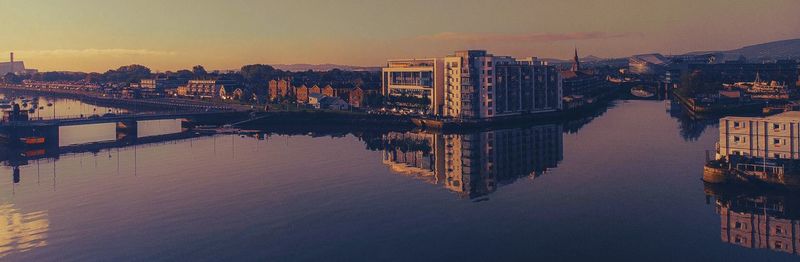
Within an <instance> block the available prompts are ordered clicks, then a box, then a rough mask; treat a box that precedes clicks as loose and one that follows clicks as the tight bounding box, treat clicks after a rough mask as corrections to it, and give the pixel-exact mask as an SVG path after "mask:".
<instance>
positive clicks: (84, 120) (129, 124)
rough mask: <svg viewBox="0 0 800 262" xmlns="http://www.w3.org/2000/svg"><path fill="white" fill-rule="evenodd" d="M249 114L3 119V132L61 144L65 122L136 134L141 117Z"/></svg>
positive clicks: (220, 116) (198, 118)
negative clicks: (114, 127) (109, 126)
mask: <svg viewBox="0 0 800 262" xmlns="http://www.w3.org/2000/svg"><path fill="white" fill-rule="evenodd" d="M246 117H247V113H245V112H239V111H181V112H157V113H135V114H107V115H104V116H96V115H95V116H91V117H82V116H81V117H74V116H73V117H58V118H50V119H37V120H29V121H6V122H2V123H0V136H2V137H5V138H6V140H7V141H8V142H10V144H14V143H17V141H20V140H19V139H20V138H26V137H42V138H45V141H46V142H47V144H49V145H58V143H57V142H58V136H59V135H58V134H59V128H60V127H62V126H79V125H92V124H104V123H116V124H117V132H118V133H125V134H128V135H134V136H135V134H136V132H137V127H138V122H139V121H150V120H165V119H187V120H188V121H192V122H195V123H202V124H224V123H229V122H232V121H238V120H241V119H244V118H246Z"/></svg>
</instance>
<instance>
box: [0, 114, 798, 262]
mask: <svg viewBox="0 0 800 262" xmlns="http://www.w3.org/2000/svg"><path fill="white" fill-rule="evenodd" d="M670 111H672V113H670ZM671 114H672V115H677V113H676V112H674V107H670V105H669V104H668V103H667V104H665V102H663V101H661V102H657V101H628V102H618V103H617V105H616V106H615V107H613V108H611V109H609V110H608V111H607V112H605V113H604V114H602V115H601V116H599V117H597V118H595V119H593V120H591V121H588V120H587V121H583V122H572V123H568V124H566V125H541V126H534V127H526V128H518V129H507V130H496V131H490V132H482V133H474V134H459V135H452V134H450V135H442V134H433V133H421V132H417V133H414V132H411V133H361V132H360V133H356V134H323V133H311V134H304V135H279V134H270V135H266V136H265V137H261V138H263V139H257V138H256V137H251V136H238V135H218V136H213V137H201V138H194V139H188V140H180V141H172V142H168V143H160V144H150V145H137V146H129V147H122V148H113V149H108V150H101V151H99V152H97V153H81V154H71V155H61V156H59V157H58V158H57V159H41V160H30V161H27V162H25V161H19V160H15V161H6V162H5V163H4V165H3V166H2V167H0V174H3V177H4V179H2V180H0V256H2V258H0V259H3V260H16V261H47V260H88V259H98V260H217V261H220V260H222V261H225V260H265V261H433V260H438V261H500V260H514V261H517V260H536V259H540V260H541V259H543V260H545V261H548V260H610V259H622V260H648V261H650V260H664V261H683V260H692V261H693V260H706V261H765V260H770V261H780V260H787V261H788V260H797V258H798V256H795V255H791V254H785V253H784V252H781V251H776V250H770V249H769V248H766V247H762V246H760V244H758V243H754V242H753V243H751V244H750V245H747V244H746V243H745V242H744V241H745V240H747V239H744V240H743V239H742V236H740V234H739V233H737V232H734V231H735V230H734V231H731V230H730V229H729V227H730V226H729V225H730V222H729V221H730V220H729V218H731V217H734V218H736V217H750V218H752V219H750V220H749V221H751V222H752V221H755V220H759V219H770V221H779V222H780V221H783V222H785V221H789V222H790V223H794V224H797V222H796V221H793V220H791V219H796V218H792V217H791V215H788V216H787V214H786V213H787V212H777V213H776V212H775V209H770V210H771V211H770V212H771V213H769V214H767V212H766V211H764V212H762V211H763V210H762V209H758V208H757V206H755V207H754V206H752V205H748V204H747V203H749V202H748V201H749V200H751V199H763V198H765V195H766V193H763V192H755V193H752V194H751V195H748V197H749V198H742V196H741V195H737V194H733V195H731V194H728V193H727V192H730V191H729V190H728V189H725V188H722V189H719V188H714V189H710V188H707V187H705V186H704V184H703V183H702V182H701V180H700V178H701V176H702V166H703V163H704V161H705V150H710V149H713V148H714V143H715V141H716V139H717V135H718V134H717V132H716V126H713V125H710V126H709V125H708V124H709V123H712V124H713V122H714V121H707V122H706V123H701V122H692V121H688V120H686V119H682V118H675V117H673V116H671ZM10 165H14V166H18V168H19V171H20V179H19V180H20V181H19V183H13V180H12V170H13V167H12V166H10ZM707 194H718V195H721V197H713V196H707ZM717 198H719V199H720V200H719V201H716V199H717ZM766 198H768V200H770V201H768V202H770V203H771V206H773V207H774V206H780V207H782V208H783V209H784V211H785V210H786V209H788V210H796V208H795V206H796V205H797V204H798V202H795V201H786V199H792V198H793V196H791V195H788V196H787V195H780V194H778V197H777V198H775V196H774V195H770V196H769V197H766ZM776 199H777V200H776ZM753 201H756V200H753ZM756 202H757V201H756ZM778 211H780V210H778ZM762 213H763V214H762ZM761 215H765V216H761ZM787 219H788V220H787ZM759 221H760V220H759ZM798 229H800V228H798ZM798 229H792V230H793V231H791V232H795V231H797V230H798ZM759 234H760V233H758V232H750V233H749V235H748V236H750V237H755V238H759V237H761V235H759ZM762 238H763V237H762ZM773 240H774V239H773ZM750 241H754V240H753V239H750ZM736 242H739V243H738V244H737V243H736ZM795 242H796V241H792V240H786V241H784V243H786V244H789V245H798V244H800V243H795ZM742 243H745V244H742ZM748 243H749V242H748ZM798 246H800V245H798Z"/></svg>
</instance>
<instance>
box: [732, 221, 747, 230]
mask: <svg viewBox="0 0 800 262" xmlns="http://www.w3.org/2000/svg"><path fill="white" fill-rule="evenodd" d="M743 227H744V224H742V222H736V224H734V226H733V228H736V229H742V228H743Z"/></svg>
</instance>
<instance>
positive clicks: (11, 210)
mask: <svg viewBox="0 0 800 262" xmlns="http://www.w3.org/2000/svg"><path fill="white" fill-rule="evenodd" d="M49 229H50V222H49V220H48V219H47V212H46V211H35V212H28V213H24V212H22V211H20V210H19V209H17V208H16V207H14V205H13V204H8V203H6V204H0V258H2V257H5V256H8V255H10V254H14V253H21V252H27V251H30V250H32V249H35V248H38V247H43V246H47V232H48V230H49Z"/></svg>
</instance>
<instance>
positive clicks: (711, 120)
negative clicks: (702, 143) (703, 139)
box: [666, 99, 719, 141]
mask: <svg viewBox="0 0 800 262" xmlns="http://www.w3.org/2000/svg"><path fill="white" fill-rule="evenodd" d="M666 103H667V113H669V116H670V117H672V118H674V119H676V120H678V125H679V130H680V135H681V137H682V138H683V139H684V140H686V141H697V139H698V138H700V136H702V135H703V132H705V131H706V128H708V127H709V126H715V125H717V124H719V117H710V116H709V117H698V116H694V115H692V114H691V112H690V111H689V110H688V109H686V108H685V107H684V106H683V105H681V103H680V102H678V101H677V100H674V99H673V100H667V101H666Z"/></svg>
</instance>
